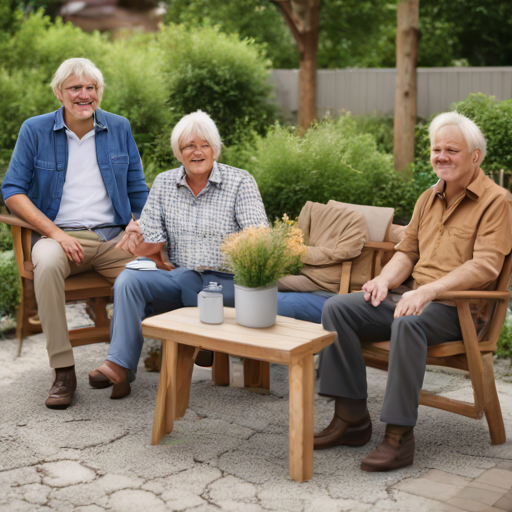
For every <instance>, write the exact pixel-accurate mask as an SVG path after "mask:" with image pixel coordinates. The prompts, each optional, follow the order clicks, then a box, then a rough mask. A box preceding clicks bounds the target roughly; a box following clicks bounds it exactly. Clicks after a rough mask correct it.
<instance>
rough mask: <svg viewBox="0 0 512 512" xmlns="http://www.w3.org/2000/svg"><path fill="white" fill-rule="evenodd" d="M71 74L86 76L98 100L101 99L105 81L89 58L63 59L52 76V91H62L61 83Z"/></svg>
mask: <svg viewBox="0 0 512 512" xmlns="http://www.w3.org/2000/svg"><path fill="white" fill-rule="evenodd" d="M73 75H75V76H77V77H80V78H87V79H89V80H91V81H92V82H94V85H96V93H97V95H98V100H100V101H101V98H102V96H103V89H104V87H105V82H104V80H103V75H102V73H101V71H100V70H99V69H98V68H97V67H96V66H95V65H94V63H93V62H91V61H90V60H89V59H79V58H74V59H68V60H65V61H64V62H63V63H62V64H61V65H60V66H59V69H57V71H56V72H55V75H54V76H53V80H52V83H51V86H52V89H53V90H54V92H55V91H59V92H62V84H63V83H64V82H65V81H66V80H67V79H68V78H70V77H71V76H73Z"/></svg>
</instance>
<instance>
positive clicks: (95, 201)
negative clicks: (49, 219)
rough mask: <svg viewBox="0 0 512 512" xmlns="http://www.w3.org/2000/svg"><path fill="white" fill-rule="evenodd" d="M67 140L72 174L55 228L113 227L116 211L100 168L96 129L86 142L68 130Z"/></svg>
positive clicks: (87, 137)
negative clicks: (97, 154)
mask: <svg viewBox="0 0 512 512" xmlns="http://www.w3.org/2000/svg"><path fill="white" fill-rule="evenodd" d="M66 136H67V138H68V154H69V158H68V170H67V172H66V181H65V182H64V188H63V190H62V199H61V202H60V208H59V212H58V213H57V217H56V218H55V221H54V222H55V224H56V225H57V226H63V227H85V228H92V227H96V226H101V225H103V224H113V223H114V208H113V207H112V201H111V200H110V197H109V195H108V193H107V189H106V187H105V183H104V182H103V177H102V176H101V172H100V168H99V166H98V161H97V158H96V133H95V131H94V129H92V130H91V131H90V132H89V133H86V134H85V135H84V136H83V137H82V139H79V138H78V137H77V135H76V134H75V133H74V132H72V131H71V130H68V129H66Z"/></svg>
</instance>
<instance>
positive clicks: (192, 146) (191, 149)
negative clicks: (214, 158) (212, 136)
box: [180, 144, 211, 153]
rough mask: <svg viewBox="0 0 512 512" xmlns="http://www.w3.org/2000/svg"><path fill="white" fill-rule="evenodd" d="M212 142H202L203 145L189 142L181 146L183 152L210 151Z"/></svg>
mask: <svg viewBox="0 0 512 512" xmlns="http://www.w3.org/2000/svg"><path fill="white" fill-rule="evenodd" d="M210 147H211V146H210V144H201V146H196V145H195V144H187V145H186V146H184V147H182V148H180V151H181V152H182V153H193V152H194V151H199V150H200V151H203V152H205V151H208V150H209V149H210Z"/></svg>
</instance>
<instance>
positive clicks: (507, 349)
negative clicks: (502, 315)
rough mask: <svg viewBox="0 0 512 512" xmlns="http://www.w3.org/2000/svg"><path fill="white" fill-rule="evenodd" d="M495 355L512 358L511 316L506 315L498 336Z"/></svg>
mask: <svg viewBox="0 0 512 512" xmlns="http://www.w3.org/2000/svg"><path fill="white" fill-rule="evenodd" d="M496 355H497V356H498V357H499V358H501V359H504V358H509V359H512V316H511V315H508V316H507V318H506V320H505V322H504V324H503V327H502V329H501V333H500V337H499V338H498V350H497V351H496Z"/></svg>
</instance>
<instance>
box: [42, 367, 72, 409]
mask: <svg viewBox="0 0 512 512" xmlns="http://www.w3.org/2000/svg"><path fill="white" fill-rule="evenodd" d="M75 390H76V374H75V367H74V366H68V367H67V368H55V380H54V381H53V384H52V387H51V388H50V392H49V394H48V398H47V399H46V402H45V404H46V407H48V408H49V409H66V408H67V407H68V406H69V405H71V400H72V399H73V394H74V393H75Z"/></svg>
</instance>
